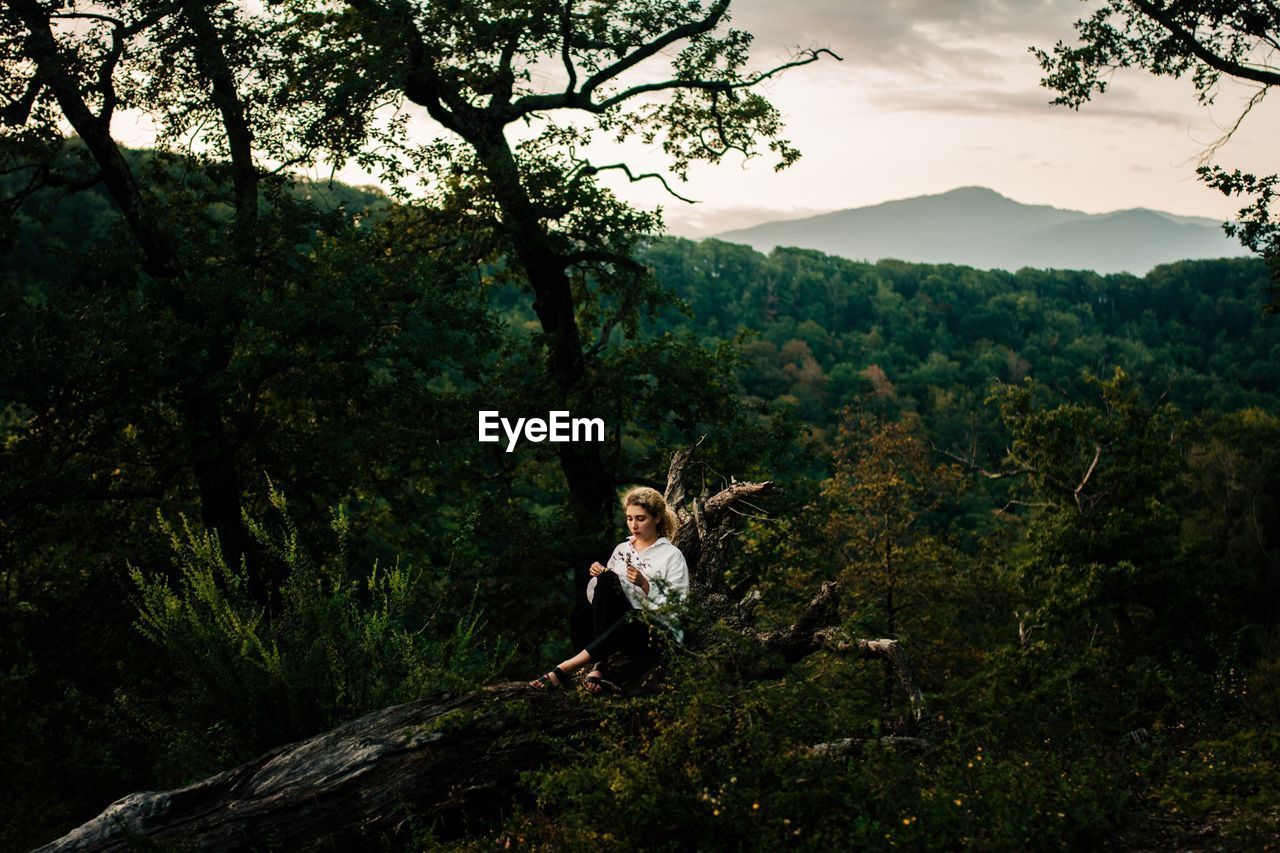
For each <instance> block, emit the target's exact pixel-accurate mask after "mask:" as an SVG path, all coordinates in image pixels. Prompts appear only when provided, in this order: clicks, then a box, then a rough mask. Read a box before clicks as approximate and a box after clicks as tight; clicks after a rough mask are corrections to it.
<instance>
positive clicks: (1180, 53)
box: [1032, 0, 1280, 314]
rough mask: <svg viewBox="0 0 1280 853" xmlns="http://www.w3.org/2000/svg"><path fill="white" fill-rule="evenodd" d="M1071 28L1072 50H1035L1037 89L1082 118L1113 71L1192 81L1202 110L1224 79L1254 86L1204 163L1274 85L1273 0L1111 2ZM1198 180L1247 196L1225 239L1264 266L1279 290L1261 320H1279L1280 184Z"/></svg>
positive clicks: (1208, 170) (1219, 177)
mask: <svg viewBox="0 0 1280 853" xmlns="http://www.w3.org/2000/svg"><path fill="white" fill-rule="evenodd" d="M1075 27H1076V31H1077V33H1078V34H1079V44H1078V45H1068V44H1066V43H1064V42H1062V41H1059V42H1058V43H1057V44H1056V45H1055V46H1054V48H1053V53H1052V54H1050V53H1048V52H1047V51H1044V50H1039V49H1035V48H1033V49H1032V50H1033V52H1034V53H1035V55H1036V56H1037V57H1038V58H1039V60H1040V65H1041V67H1042V68H1043V69H1044V70H1045V73H1046V75H1047V76H1046V77H1045V78H1044V79H1043V80H1042V81H1041V82H1042V84H1043V85H1045V86H1047V87H1048V88H1050V89H1053V90H1055V91H1057V92H1058V96H1057V97H1056V98H1055V99H1054V101H1053V102H1054V103H1055V104H1063V105H1066V106H1069V107H1073V108H1076V109H1079V108H1080V106H1081V105H1082V104H1084V103H1085V102H1086V101H1088V100H1090V99H1091V98H1092V97H1093V96H1094V95H1095V94H1099V95H1100V94H1102V93H1104V92H1106V91H1107V88H1108V85H1109V80H1108V77H1109V74H1110V72H1111V71H1112V70H1113V69H1116V68H1129V67H1137V68H1144V69H1146V70H1147V71H1150V72H1151V73H1152V74H1157V75H1161V76H1166V77H1175V78H1178V77H1182V76H1184V75H1186V74H1190V75H1191V77H1192V80H1193V82H1194V83H1195V87H1196V91H1197V93H1198V97H1199V100H1200V102H1201V103H1203V104H1210V103H1212V102H1213V100H1214V97H1215V95H1216V94H1217V91H1218V84H1219V83H1220V82H1221V80H1222V78H1223V77H1224V76H1226V77H1229V78H1233V79H1235V80H1239V81H1242V82H1246V83H1252V84H1255V85H1256V86H1257V87H1258V88H1257V90H1256V91H1255V93H1254V95H1253V97H1252V98H1250V100H1249V103H1248V105H1247V106H1246V107H1245V108H1244V111H1243V112H1242V113H1241V115H1240V116H1239V118H1238V119H1237V120H1236V122H1235V124H1234V125H1233V126H1232V127H1231V129H1230V130H1228V131H1227V134H1226V136H1224V137H1223V139H1222V140H1220V141H1219V142H1218V143H1217V144H1215V145H1214V146H1213V147H1212V148H1210V149H1209V152H1208V153H1210V154H1211V153H1212V152H1213V151H1215V150H1216V149H1217V148H1218V147H1220V146H1221V145H1222V144H1223V143H1225V142H1226V141H1227V139H1229V138H1230V136H1231V135H1232V134H1233V133H1234V132H1235V130H1236V129H1237V128H1239V127H1240V124H1241V122H1242V121H1244V119H1245V116H1247V115H1248V114H1249V112H1250V110H1252V109H1253V108H1254V107H1255V106H1257V105H1258V104H1259V103H1260V102H1261V101H1262V99H1263V98H1264V97H1265V96H1266V94H1267V92H1268V91H1270V90H1271V88H1272V87H1273V86H1276V85H1278V84H1280V64H1277V63H1276V61H1275V58H1276V51H1277V50H1280V5H1278V4H1276V3H1275V2H1273V0H1191V2H1188V0H1107V2H1106V3H1105V4H1104V5H1102V6H1101V7H1100V8H1098V9H1097V10H1096V11H1095V12H1094V13H1093V14H1092V15H1091V16H1089V17H1087V18H1082V19H1080V20H1078V21H1077V22H1076V24H1075ZM1197 172H1198V174H1199V175H1200V179H1201V180H1203V181H1204V182H1205V183H1207V184H1208V185H1209V186H1211V187H1214V188H1215V189H1218V190H1220V191H1221V192H1222V193H1223V194H1225V195H1228V196H1233V195H1235V196H1246V197H1250V198H1249V202H1248V204H1247V205H1246V206H1245V207H1243V208H1241V209H1240V212H1239V221H1238V222H1234V223H1228V224H1227V225H1226V226H1225V227H1226V231H1227V233H1228V234H1230V235H1233V236H1237V237H1238V238H1239V239H1240V242H1241V243H1243V244H1244V245H1245V246H1247V247H1249V248H1250V249H1252V250H1253V251H1255V252H1258V253H1259V254H1261V255H1262V256H1263V257H1264V258H1265V259H1266V261H1267V264H1268V266H1269V267H1270V269H1271V273H1272V278H1273V280H1274V281H1275V282H1276V287H1273V288H1272V301H1271V302H1270V303H1269V304H1268V305H1267V307H1266V309H1265V313H1268V314H1274V313H1277V312H1280V207H1278V205H1280V183H1278V182H1280V176H1278V175H1274V174H1273V175H1264V176H1258V175H1252V174H1246V173H1243V172H1241V171H1240V170H1238V169H1237V170H1234V171H1227V170H1226V169H1223V168H1222V167H1220V166H1208V165H1204V166H1201V167H1200V168H1199V169H1198V170H1197Z"/></svg>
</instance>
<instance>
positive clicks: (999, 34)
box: [730, 0, 1082, 77]
mask: <svg viewBox="0 0 1280 853" xmlns="http://www.w3.org/2000/svg"><path fill="white" fill-rule="evenodd" d="M730 8H731V14H732V16H733V22H734V25H735V26H740V27H743V28H745V29H747V30H749V31H750V32H752V33H753V34H754V35H755V37H756V45H757V47H758V49H759V51H760V53H761V55H764V54H765V53H766V52H767V51H769V50H773V49H777V48H779V47H782V46H784V45H795V44H799V45H800V46H802V47H807V46H809V45H819V46H829V47H831V48H832V49H833V50H835V51H836V52H837V53H839V54H841V55H842V56H843V57H844V59H845V61H846V62H847V63H850V64H851V65H853V66H856V67H859V68H876V69H888V70H892V71H894V72H897V73H916V74H919V75H920V76H925V77H939V76H946V75H948V74H953V73H964V74H966V75H972V74H980V73H982V72H983V70H984V69H986V68H989V67H990V66H991V64H992V63H993V62H995V63H998V62H1001V61H1003V60H1005V59H1008V58H1010V57H1013V56H1021V55H1024V54H1025V52H1026V50H1027V47H1028V46H1029V45H1032V44H1036V45H1040V46H1050V45H1052V44H1053V43H1054V42H1055V41H1057V40H1058V39H1069V38H1070V37H1071V35H1072V33H1073V30H1072V27H1071V24H1072V22H1074V21H1075V20H1076V18H1077V17H1079V15H1080V14H1081V12H1082V10H1081V8H1080V3H1079V2H1078V0H798V2H792V3H789V4H787V5H786V7H785V9H786V14H778V8H779V7H778V5H777V4H776V3H774V2H771V0H738V1H737V2H735V3H734V4H733V6H732V7H730Z"/></svg>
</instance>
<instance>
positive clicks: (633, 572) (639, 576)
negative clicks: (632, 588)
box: [627, 566, 649, 595]
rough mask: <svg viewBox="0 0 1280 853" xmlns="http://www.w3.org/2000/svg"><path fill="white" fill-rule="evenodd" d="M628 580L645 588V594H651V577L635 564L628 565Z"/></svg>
mask: <svg viewBox="0 0 1280 853" xmlns="http://www.w3.org/2000/svg"><path fill="white" fill-rule="evenodd" d="M627 580H629V581H631V582H632V583H633V584H635V585H636V586H638V587H640V588H641V589H643V590H644V594H645V595H648V594H649V579H648V578H647V577H645V576H644V572H642V571H640V570H639V569H637V568H636V567H635V566H627Z"/></svg>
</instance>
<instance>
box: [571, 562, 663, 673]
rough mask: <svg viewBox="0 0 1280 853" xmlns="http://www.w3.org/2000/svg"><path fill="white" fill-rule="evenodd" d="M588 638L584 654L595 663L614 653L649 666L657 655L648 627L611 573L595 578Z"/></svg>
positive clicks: (614, 575)
mask: <svg viewBox="0 0 1280 853" xmlns="http://www.w3.org/2000/svg"><path fill="white" fill-rule="evenodd" d="M591 636H592V640H591V642H589V643H587V654H589V655H591V660H592V661H593V662H595V663H600V662H602V661H604V659H605V658H607V657H609V655H611V654H613V653H614V652H624V653H625V654H626V655H627V657H629V658H632V659H634V660H637V661H645V662H648V661H649V659H650V658H651V657H652V655H653V653H654V652H655V651H656V648H657V644H656V642H655V638H654V637H653V636H652V632H651V631H650V630H649V625H647V624H645V621H644V620H643V619H642V618H640V614H639V613H638V612H637V611H636V608H635V606H634V605H633V604H632V603H631V601H630V600H629V599H628V598H627V595H626V593H624V592H623V591H622V581H620V580H619V579H618V576H617V574H615V573H614V572H611V571H610V572H605V573H604V574H602V575H599V576H597V577H596V591H595V595H594V596H592V599H591Z"/></svg>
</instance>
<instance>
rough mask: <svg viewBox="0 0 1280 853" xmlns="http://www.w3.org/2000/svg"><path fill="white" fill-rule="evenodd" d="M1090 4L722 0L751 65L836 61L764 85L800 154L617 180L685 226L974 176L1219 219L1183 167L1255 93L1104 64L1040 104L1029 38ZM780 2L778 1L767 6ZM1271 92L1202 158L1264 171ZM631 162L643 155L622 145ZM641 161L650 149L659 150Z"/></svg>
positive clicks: (889, 195) (1068, 27)
mask: <svg viewBox="0 0 1280 853" xmlns="http://www.w3.org/2000/svg"><path fill="white" fill-rule="evenodd" d="M1096 5H1097V3H1096V2H1095V3H1083V2H1080V0H793V2H790V3H787V4H778V3H776V2H772V0H735V2H734V4H733V7H732V8H733V10H734V11H733V23H734V25H735V26H738V27H743V28H745V29H747V30H749V31H751V32H752V33H754V34H755V37H756V41H755V50H754V56H755V57H756V58H757V60H758V61H759V62H760V64H761V67H767V65H768V64H769V63H770V61H771V60H775V61H776V60H778V59H785V58H786V56H787V50H788V48H789V47H794V46H797V45H798V46H801V47H808V46H826V47H830V48H832V49H833V50H834V51H836V52H837V53H839V54H840V55H841V56H843V57H844V61H843V62H828V61H825V60H824V61H823V62H820V63H817V64H815V65H810V66H807V67H804V68H799V69H794V70H792V71H789V72H787V73H786V75H784V76H783V77H782V78H781V79H780V80H778V81H777V82H774V83H771V84H770V85H769V88H768V90H767V91H768V94H769V96H770V98H771V100H772V101H773V102H774V103H775V104H776V105H777V106H778V107H779V108H780V109H781V110H782V112H783V115H784V117H785V120H786V123H787V136H788V138H790V139H791V140H792V142H794V143H795V144H796V145H797V147H799V148H800V150H801V152H802V154H803V157H802V159H801V160H800V162H799V163H797V164H796V165H794V166H792V167H791V168H789V169H786V170H784V171H782V172H780V173H775V172H774V171H773V168H772V162H770V161H769V160H768V159H767V158H765V157H760V158H757V159H755V160H752V161H749V162H747V163H742V162H741V161H740V160H739V161H735V162H732V163H725V164H722V165H720V166H718V167H713V168H700V169H695V170H694V171H693V172H692V173H691V176H690V182H689V183H688V184H687V185H685V186H683V187H681V188H680V190H681V192H682V194H684V195H688V196H691V197H693V198H695V199H698V200H699V201H700V203H699V204H697V205H693V206H689V205H683V204H681V203H679V202H676V201H674V200H673V199H671V198H670V197H667V196H665V195H664V193H662V192H661V190H660V188H658V187H656V186H654V185H653V184H652V182H650V183H649V186H647V187H645V188H643V189H639V188H637V187H635V186H627V185H626V182H625V180H624V181H622V182H620V183H618V184H616V186H617V188H618V190H619V191H620V192H621V193H623V194H624V195H626V196H627V197H629V198H631V199H633V200H635V201H637V202H640V203H643V204H648V205H654V204H661V205H662V206H663V207H664V209H665V210H666V219H667V224H668V228H669V229H670V230H671V231H673V232H675V233H680V234H684V235H687V236H699V235H702V234H707V233H714V232H716V231H721V230H725V229H728V228H734V227H740V226H744V225H749V224H754V223H756V222H761V221H766V220H769V219H776V218H782V217H791V216H797V215H805V214H811V213H816V212H821V211H829V210H839V209H843V208H849V207H860V206H864V205H868V204H875V203H878V202H882V201H889V200H892V199H898V198H908V197H912V196H918V195H927V194H932V193H938V192H945V191H946V190H949V189H954V188H955V187H959V186H969V185H981V186H988V187H991V188H993V189H995V190H997V191H998V192H1000V193H1003V194H1004V195H1007V196H1009V197H1010V198H1013V199H1016V200H1018V201H1022V202H1027V203H1035V204H1051V205H1055V206H1058V207H1064V208H1071V209H1075V210H1083V211H1086V212H1090V213H1098V212H1105V211H1111V210H1122V209H1127V208H1133V207H1149V208H1153V209H1158V210H1165V211H1169V212H1172V213H1178V214H1183V215H1193V216H1211V217H1215V218H1225V217H1228V216H1230V215H1231V214H1232V212H1233V211H1234V210H1235V208H1236V207H1238V205H1237V204H1235V203H1233V202H1232V201H1231V200H1229V199H1226V198H1224V197H1223V196H1221V195H1220V194H1219V193H1217V192H1215V191H1213V190H1211V189H1208V188H1206V187H1204V186H1203V185H1202V184H1200V183H1199V182H1198V181H1197V180H1196V179H1195V174H1194V172H1195V167H1196V165H1198V163H1199V158H1200V156H1201V155H1202V153H1203V152H1204V151H1205V150H1206V148H1207V147H1208V146H1209V145H1210V144H1212V143H1213V142H1214V141H1216V140H1217V139H1219V138H1220V137H1221V136H1222V135H1223V133H1224V131H1225V129H1226V128H1228V127H1230V126H1231V125H1232V124H1233V123H1234V122H1235V120H1236V118H1237V117H1238V115H1239V112H1240V110H1241V108H1242V107H1243V105H1244V104H1245V103H1246V102H1247V101H1248V99H1249V97H1250V96H1251V95H1252V94H1253V90H1252V89H1248V88H1245V87H1243V86H1238V85H1235V84H1229V85H1225V86H1224V88H1223V90H1222V92H1221V93H1220V94H1219V96H1218V98H1217V103H1216V105H1215V106H1213V107H1210V108H1206V107H1203V106H1201V105H1200V104H1198V103H1197V102H1196V99H1195V93H1194V90H1193V88H1192V86H1191V83H1190V81H1174V80H1167V79H1156V78H1153V77H1151V76H1150V75H1148V74H1146V73H1144V72H1141V71H1126V72H1119V73H1117V74H1116V75H1115V77H1114V78H1113V80H1112V87H1111V90H1110V91H1108V92H1107V93H1106V94H1105V95H1104V96H1102V97H1101V98H1098V99H1096V100H1095V101H1094V102H1092V103H1090V104H1086V105H1085V106H1084V107H1083V108H1082V109H1081V110H1080V111H1079V112H1075V111H1072V110H1070V109H1068V108H1065V107H1053V106H1050V105H1049V103H1048V102H1049V101H1050V100H1051V99H1052V94H1051V93H1050V92H1049V91H1048V90H1046V89H1043V88H1041V87H1040V85H1039V80H1040V77H1041V71H1040V68H1039V65H1038V64H1037V62H1036V60H1035V57H1034V56H1032V55H1031V54H1030V53H1029V51H1028V47H1029V46H1030V45H1036V46H1038V47H1043V48H1045V49H1048V48H1050V47H1052V45H1053V44H1054V42H1056V41H1057V40H1058V39H1070V38H1071V37H1072V35H1073V32H1074V31H1073V29H1072V23H1073V21H1075V20H1076V19H1077V18H1079V17H1081V16H1083V15H1085V14H1087V13H1088V12H1089V11H1090V10H1091V9H1093V8H1094V7H1096ZM780 10H785V11H782V12H780ZM1276 139H1280V96H1273V98H1272V103H1267V102H1266V101H1264V102H1263V103H1262V104H1261V105H1259V106H1258V107H1257V108H1256V109H1255V110H1254V111H1253V112H1252V113H1251V114H1250V116H1249V117H1248V118H1247V119H1246V121H1245V122H1244V125H1243V126H1242V128H1241V129H1240V130H1239V131H1238V132H1237V134H1236V135H1235V136H1234V137H1233V138H1232V140H1231V141H1230V143H1228V144H1227V145H1226V146H1225V147H1224V148H1222V149H1221V150H1220V151H1219V152H1218V154H1217V155H1216V157H1215V159H1214V161H1213V162H1216V163H1220V164H1222V165H1224V166H1230V167H1232V168H1235V167H1240V168H1244V169H1254V170H1266V171H1267V172H1268V173H1270V172H1274V171H1275V170H1276V169H1277V167H1278V166H1280V163H1278V162H1277V154H1276V146H1275V140H1276ZM631 153H632V156H634V157H636V158H639V159H643V158H645V157H646V156H651V155H649V154H648V153H647V152H643V151H639V150H636V151H633V152H631ZM658 162H659V161H658V159H657V158H654V159H653V160H652V163H654V164H655V165H656V164H657V163H658Z"/></svg>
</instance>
